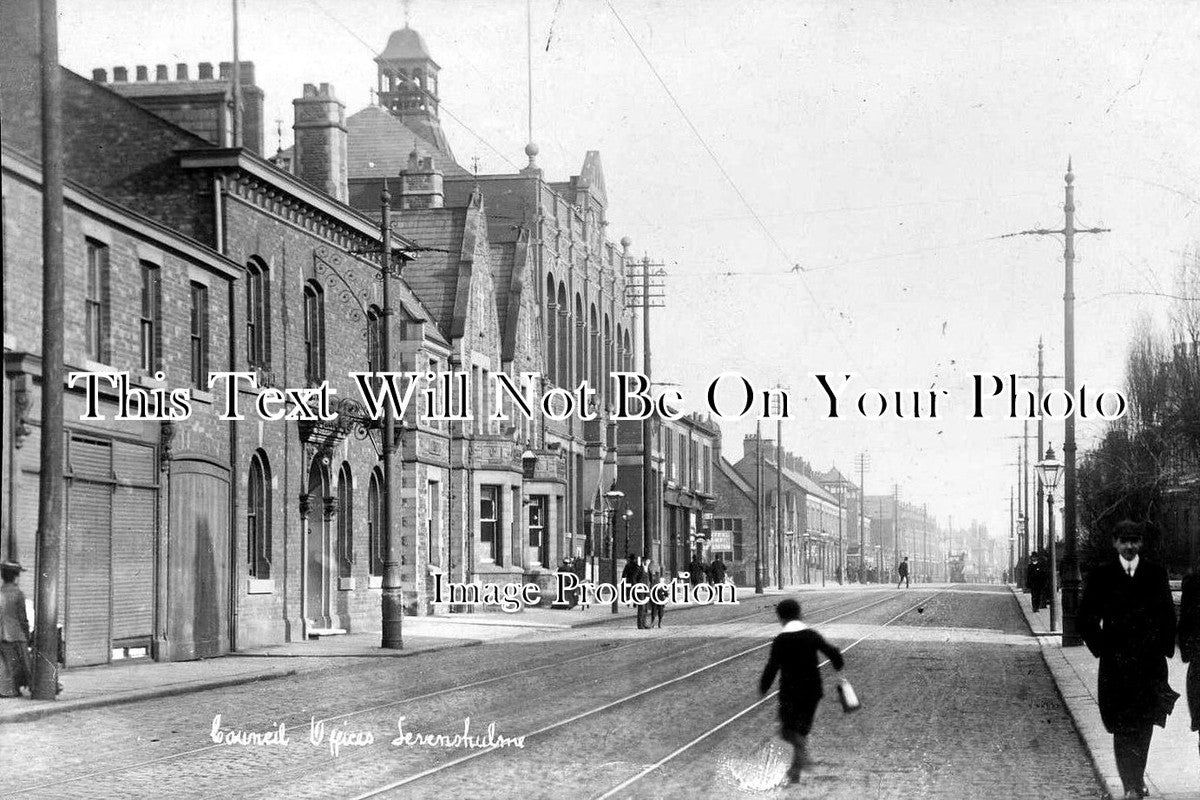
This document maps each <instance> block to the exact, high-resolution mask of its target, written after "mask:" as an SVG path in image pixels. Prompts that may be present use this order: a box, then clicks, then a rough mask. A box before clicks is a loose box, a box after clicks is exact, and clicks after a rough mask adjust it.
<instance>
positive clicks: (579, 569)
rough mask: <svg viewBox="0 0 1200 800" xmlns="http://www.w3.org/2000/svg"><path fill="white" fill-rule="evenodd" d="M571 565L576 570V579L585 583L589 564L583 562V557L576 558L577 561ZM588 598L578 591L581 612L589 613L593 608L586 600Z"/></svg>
mask: <svg viewBox="0 0 1200 800" xmlns="http://www.w3.org/2000/svg"><path fill="white" fill-rule="evenodd" d="M571 564H572V566H573V567H574V570H575V577H576V578H578V579H579V582H580V583H583V582H585V581H586V580H587V562H586V561H584V560H583V556H575V560H574V561H573V562H571ZM586 597H587V595H585V594H583V593H581V592H579V591H578V590H576V603H577V604H578V606H579V610H580V611H587V610H588V609H589V608H591V605H592V604H591V603H589V602H587V600H586V599H584V598H586Z"/></svg>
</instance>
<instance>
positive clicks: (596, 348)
mask: <svg viewBox="0 0 1200 800" xmlns="http://www.w3.org/2000/svg"><path fill="white" fill-rule="evenodd" d="M588 344H589V345H591V350H592V352H591V355H590V357H589V361H590V364H591V370H589V372H588V383H589V384H590V385H591V387H592V389H594V390H595V391H596V392H597V395H596V396H597V398H598V399H597V402H601V403H602V402H603V397H602V395H603V394H604V387H603V386H602V385H601V382H600V324H599V320H598V318H597V316H596V304H595V303H593V304H592V305H591V307H590V308H589V309H588Z"/></svg>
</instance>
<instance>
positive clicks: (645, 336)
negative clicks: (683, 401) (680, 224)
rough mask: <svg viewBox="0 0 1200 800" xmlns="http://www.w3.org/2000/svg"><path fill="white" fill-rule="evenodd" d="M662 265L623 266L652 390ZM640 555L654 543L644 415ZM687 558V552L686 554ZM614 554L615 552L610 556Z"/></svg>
mask: <svg viewBox="0 0 1200 800" xmlns="http://www.w3.org/2000/svg"><path fill="white" fill-rule="evenodd" d="M662 266H663V265H662V264H655V263H651V262H650V258H649V256H643V257H642V262H641V264H636V263H634V264H632V265H630V267H629V268H627V269H626V272H625V279H626V287H627V292H628V294H627V296H626V300H625V307H626V308H629V309H632V310H635V311H636V310H639V309H640V310H641V312H642V374H643V375H645V376H646V380H648V381H650V385H651V387H652V389H653V386H654V379H653V378H652V377H651V370H650V309H652V308H662V307H663V306H664V303H661V302H653V301H655V300H662V299H663V298H664V297H665V296H666V295H665V293H664V292H663V280H662V278H663V276H664V275H666V272H665V271H664V270H663V268H662ZM639 267H640V269H639ZM651 267H654V268H656V271H655V272H654V274H653V275H651V273H650V268H651ZM651 290H654V291H651ZM641 427H642V487H641V488H642V555H643V556H645V557H647V558H648V557H649V556H650V551H651V549H652V548H653V545H654V536H653V532H654V509H653V508H652V507H651V505H652V503H653V502H654V495H653V492H652V490H651V487H650V476H651V470H652V469H653V459H652V457H651V452H650V450H651V448H650V439H651V434H652V433H653V430H652V428H651V420H650V416H649V415H648V416H647V417H646V418H645V419H643V420H642V424H641ZM691 548H692V543H691V542H690V541H689V542H688V550H689V551H690V550H691ZM688 556H689V558H690V556H691V553H690V552H689V553H688ZM613 557H614V558H615V557H616V556H615V554H614V556H613Z"/></svg>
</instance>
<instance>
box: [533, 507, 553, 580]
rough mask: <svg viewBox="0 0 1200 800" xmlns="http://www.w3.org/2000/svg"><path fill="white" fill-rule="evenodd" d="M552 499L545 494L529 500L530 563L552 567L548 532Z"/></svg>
mask: <svg viewBox="0 0 1200 800" xmlns="http://www.w3.org/2000/svg"><path fill="white" fill-rule="evenodd" d="M549 510H550V498H549V497H547V496H546V495H544V494H535V495H531V496H530V498H529V556H530V562H531V563H533V562H536V563H538V564H541V565H542V566H544V567H546V566H550V551H549V545H550V536H549V531H548V530H546V525H547V514H548V513H549Z"/></svg>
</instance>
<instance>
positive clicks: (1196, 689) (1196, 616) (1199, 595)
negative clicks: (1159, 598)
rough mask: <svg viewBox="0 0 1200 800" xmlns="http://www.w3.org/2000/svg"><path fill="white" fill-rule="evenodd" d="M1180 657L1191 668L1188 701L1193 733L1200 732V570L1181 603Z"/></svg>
mask: <svg viewBox="0 0 1200 800" xmlns="http://www.w3.org/2000/svg"><path fill="white" fill-rule="evenodd" d="M1179 657H1180V658H1182V659H1183V661H1184V663H1185V664H1187V665H1188V670H1187V702H1188V711H1190V712H1191V716H1192V730H1194V731H1200V571H1195V570H1193V571H1192V573H1191V574H1190V575H1188V576H1187V577H1185V578H1184V579H1183V596H1182V597H1181V598H1180V602H1179Z"/></svg>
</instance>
